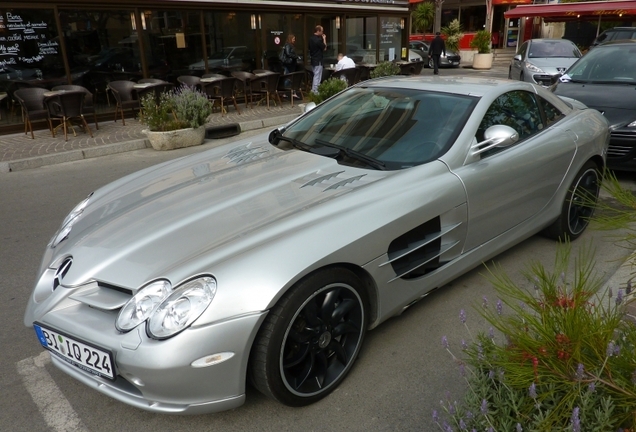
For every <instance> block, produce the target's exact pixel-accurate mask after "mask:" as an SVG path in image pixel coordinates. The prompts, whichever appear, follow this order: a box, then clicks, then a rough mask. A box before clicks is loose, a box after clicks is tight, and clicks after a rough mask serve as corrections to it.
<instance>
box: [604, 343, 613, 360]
mask: <svg viewBox="0 0 636 432" xmlns="http://www.w3.org/2000/svg"><path fill="white" fill-rule="evenodd" d="M605 355H606V356H607V357H611V356H612V355H614V341H610V343H609V344H607V350H606V351H605Z"/></svg>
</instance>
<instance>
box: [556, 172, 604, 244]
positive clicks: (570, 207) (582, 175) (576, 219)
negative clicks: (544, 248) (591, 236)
mask: <svg viewBox="0 0 636 432" xmlns="http://www.w3.org/2000/svg"><path fill="white" fill-rule="evenodd" d="M600 187H601V177H600V174H599V171H598V167H597V166H596V164H595V163H594V162H592V161H588V162H586V163H585V165H583V168H581V170H580V171H579V172H578V174H577V175H576V177H575V178H574V181H573V182H572V185H571V186H570V190H569V191H568V193H567V195H566V196H565V201H564V202H563V207H562V209H561V215H560V216H559V218H558V219H557V220H556V221H554V222H553V223H552V225H550V226H549V227H548V228H546V229H545V231H544V234H545V235H546V236H547V237H550V238H553V239H560V240H566V239H570V240H574V239H576V238H577V237H579V236H580V235H581V234H582V233H583V231H585V228H587V225H588V224H589V222H590V218H591V217H592V214H593V213H594V207H595V206H596V201H597V199H598V194H599V190H600Z"/></svg>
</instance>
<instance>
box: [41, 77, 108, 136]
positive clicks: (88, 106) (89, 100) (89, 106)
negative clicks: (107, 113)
mask: <svg viewBox="0 0 636 432" xmlns="http://www.w3.org/2000/svg"><path fill="white" fill-rule="evenodd" d="M51 90H53V91H55V90H67V91H69V90H70V91H83V92H84V93H85V94H86V97H85V98H84V111H83V112H82V114H93V121H94V122H95V129H97V130H99V124H97V114H96V113H95V105H94V104H93V93H91V92H90V91H88V89H87V88H86V87H82V86H79V85H71V84H65V85H59V86H55V87H53V88H52V89H51Z"/></svg>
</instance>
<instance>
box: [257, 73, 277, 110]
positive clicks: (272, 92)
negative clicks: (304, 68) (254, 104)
mask: <svg viewBox="0 0 636 432" xmlns="http://www.w3.org/2000/svg"><path fill="white" fill-rule="evenodd" d="M279 79H280V74H279V73H278V72H270V73H267V74H263V75H256V78H255V79H253V80H252V82H251V84H252V94H260V95H261V96H262V98H261V101H262V100H263V98H265V100H266V101H267V109H269V101H270V99H272V98H273V99H278V103H282V102H281V100H280V96H279V95H278V80H279ZM259 102H260V101H259ZM274 102H275V101H274Z"/></svg>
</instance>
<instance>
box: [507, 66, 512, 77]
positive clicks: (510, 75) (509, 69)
mask: <svg viewBox="0 0 636 432" xmlns="http://www.w3.org/2000/svg"><path fill="white" fill-rule="evenodd" d="M508 79H512V67H509V68H508Z"/></svg>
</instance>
